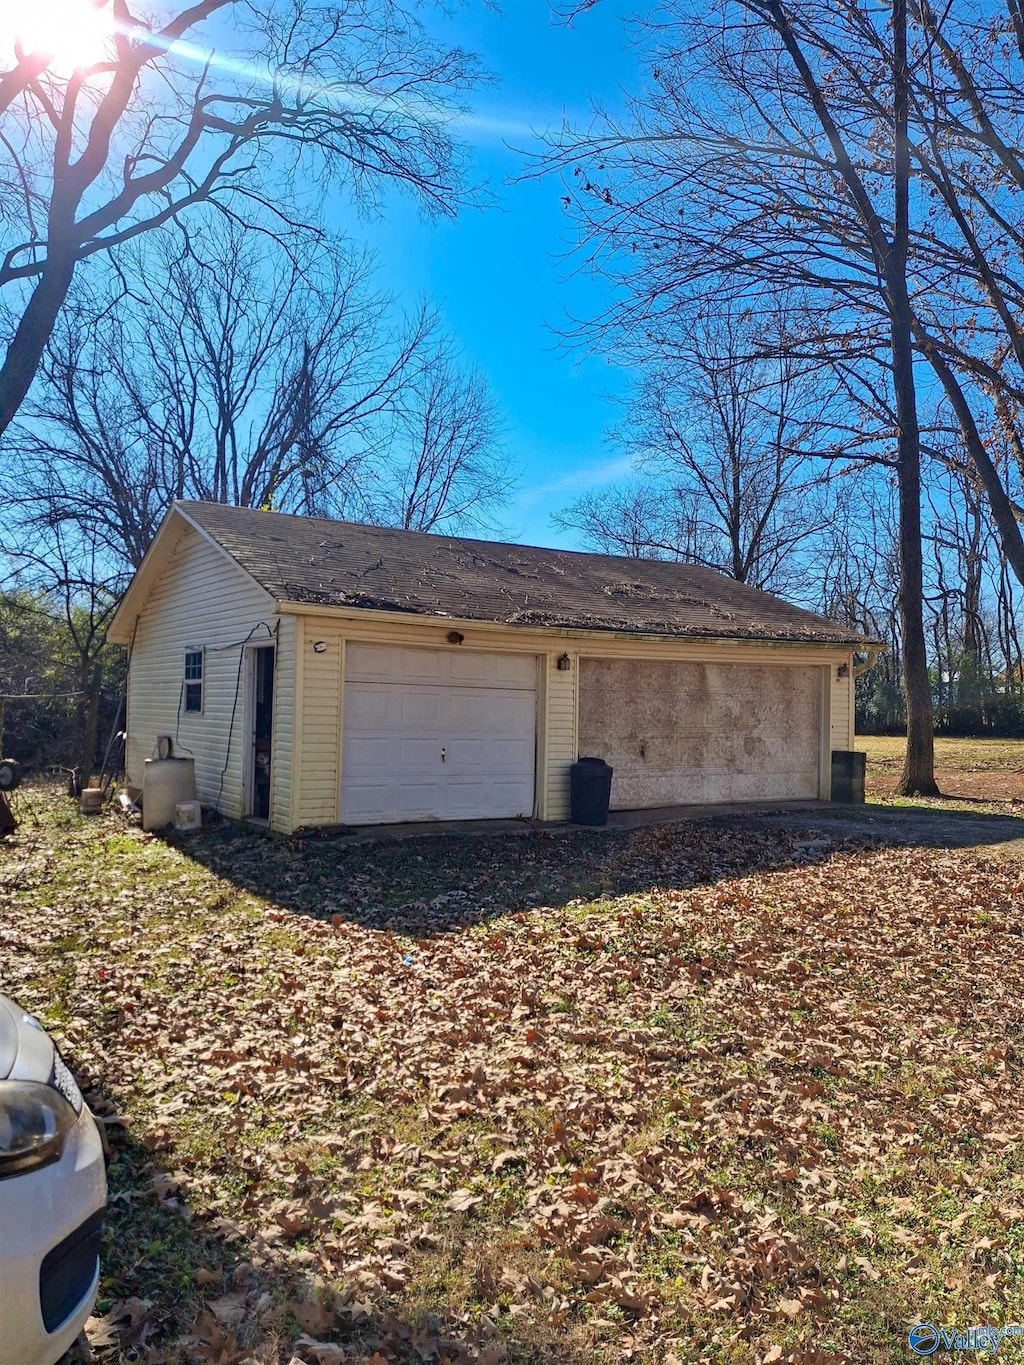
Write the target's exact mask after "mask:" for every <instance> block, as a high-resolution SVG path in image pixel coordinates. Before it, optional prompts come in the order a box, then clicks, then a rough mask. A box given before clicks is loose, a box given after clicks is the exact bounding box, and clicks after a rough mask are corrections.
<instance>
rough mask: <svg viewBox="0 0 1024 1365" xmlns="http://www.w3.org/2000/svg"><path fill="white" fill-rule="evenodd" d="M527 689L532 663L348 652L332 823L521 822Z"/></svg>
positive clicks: (374, 649)
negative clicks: (337, 809) (337, 804)
mask: <svg viewBox="0 0 1024 1365" xmlns="http://www.w3.org/2000/svg"><path fill="white" fill-rule="evenodd" d="M425 656H427V657H425ZM536 689H537V661H536V659H535V658H534V657H533V656H517V655H501V654H483V653H477V652H463V651H461V650H447V651H431V650H415V649H393V648H391V647H388V646H375V645H353V644H349V645H348V646H347V649H346V683H345V704H344V705H345V715H344V732H343V741H342V774H341V811H342V816H341V818H342V820H343V821H345V822H346V823H348V824H372V823H378V822H379V823H387V822H394V821H404V820H410V821H411V820H462V819H472V818H488V817H490V818H498V817H502V816H505V817H511V816H520V815H527V816H528V815H531V814H532V813H533V805H534V767H535V761H536V726H537V690H536ZM442 751H443V757H442Z"/></svg>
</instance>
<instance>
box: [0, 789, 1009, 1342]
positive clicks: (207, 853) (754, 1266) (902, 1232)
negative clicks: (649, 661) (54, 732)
mask: <svg viewBox="0 0 1024 1365" xmlns="http://www.w3.org/2000/svg"><path fill="white" fill-rule="evenodd" d="M34 809H35V811H36V814H37V817H38V820H37V822H33V821H32V820H26V822H25V824H24V825H23V827H22V829H21V831H20V832H19V835H18V836H17V838H16V839H14V840H12V841H11V842H10V843H9V844H8V845H6V846H4V847H0V897H2V900H0V990H2V991H4V992H6V993H8V994H10V995H12V996H14V997H15V998H16V999H17V1000H18V1001H19V1002H20V1003H21V1004H22V1005H23V1006H25V1007H26V1008H28V1009H31V1010H32V1011H34V1012H35V1013H37V1014H38V1015H39V1016H40V1017H41V1018H42V1019H43V1020H44V1021H45V1022H46V1023H47V1025H48V1026H50V1027H51V1028H52V1030H53V1031H54V1032H55V1034H56V1035H58V1037H59V1038H60V1040H61V1041H62V1043H63V1046H64V1048H65V1051H66V1053H67V1056H68V1058H69V1060H70V1061H71V1062H72V1064H73V1065H74V1066H75V1067H76V1069H77V1070H78V1073H79V1075H80V1076H81V1077H82V1078H83V1079H84V1081H85V1083H86V1084H87V1085H88V1087H89V1094H90V1098H91V1101H92V1103H93V1104H94V1107H95V1108H96V1109H97V1110H98V1111H99V1112H100V1113H101V1114H102V1115H103V1116H104V1117H105V1119H106V1122H107V1125H108V1131H109V1132H110V1134H111V1136H112V1138H113V1140H114V1145H115V1151H116V1160H115V1162H114V1165H113V1166H112V1168H111V1194H112V1198H111V1206H110V1217H109V1225H108V1229H107V1233H106V1240H105V1248H104V1278H103V1285H102V1292H101V1299H100V1303H99V1305H98V1307H97V1313H96V1317H95V1318H94V1320H93V1322H92V1323H91V1325H90V1336H91V1339H92V1343H93V1349H94V1351H95V1352H96V1354H97V1356H98V1357H99V1358H100V1359H101V1360H113V1361H117V1360H145V1361H150V1362H178V1361H216V1362H223V1363H224V1365H230V1363H231V1362H238V1361H251V1362H265V1363H267V1365H269V1362H278V1361H280V1362H289V1361H293V1360H297V1361H302V1362H309V1363H310V1365H312V1363H313V1362H320V1363H321V1365H337V1363H339V1362H349V1361H352V1362H372V1365H385V1363H386V1362H433V1363H435V1365H436V1363H438V1362H443V1361H448V1362H450V1363H451V1365H462V1363H463V1362H466V1363H468V1362H484V1363H485V1365H500V1362H541V1361H545V1362H547V1361H551V1362H555V1361H557V1362H599V1363H605V1362H618V1361H636V1362H648V1363H649V1365H653V1363H654V1362H658V1365H670V1363H671V1362H673V1361H676V1362H690V1361H695V1362H696V1361H715V1362H717V1361H729V1362H751V1363H753V1362H772V1361H790V1362H794V1363H797V1362H800V1363H802V1365H815V1363H816V1362H831V1361H850V1362H862V1361H896V1360H905V1359H907V1358H908V1352H907V1347H906V1333H907V1330H908V1327H909V1326H910V1325H911V1324H913V1323H915V1322H917V1321H920V1320H922V1319H924V1320H929V1321H932V1322H935V1323H937V1324H946V1325H950V1326H954V1325H955V1326H960V1327H967V1326H971V1325H974V1324H975V1323H993V1324H996V1325H1000V1324H1005V1323H1009V1322H1015V1321H1017V1319H1018V1318H1024V1156H1022V1152H1021V1148H1020V1146H1019V1144H1018V1139H1019V1136H1020V1109H1021V1074H1022V1065H1021V1058H1022V1049H1024V1005H1022V992H1021V989H1020V985H1019V981H1018V975H1019V960H1020V955H1021V946H1022V945H1021V935H1022V930H1024V869H1022V865H1021V864H1020V863H1019V862H1017V861H1016V860H1015V859H1013V858H1010V859H1007V858H1006V857H1002V858H996V857H994V856H992V855H990V854H986V853H984V852H978V851H970V850H968V851H955V852H954V851H947V850H942V849H939V850H936V849H925V848H920V847H899V846H891V845H890V846H887V845H885V844H884V843H882V842H881V841H880V840H878V839H875V840H873V841H872V840H871V839H867V840H865V839H864V838H863V837H859V836H857V837H851V836H848V835H846V834H844V832H843V829H842V827H841V826H839V825H837V826H836V827H835V828H834V829H832V828H829V827H828V826H827V822H815V821H814V820H813V819H812V818H811V817H809V821H810V823H809V826H808V828H807V829H805V830H794V829H791V828H781V827H777V826H773V825H772V822H771V821H770V820H764V821H760V822H758V821H753V820H743V819H732V820H729V821H727V822H722V823H719V824H717V825H716V824H711V823H691V824H678V825H670V826H663V827H660V828H648V829H641V830H636V831H633V832H630V833H598V832H594V833H580V832H577V833H564V834H558V835H545V834H536V833H533V834H528V835H524V836H521V837H504V838H495V837H481V838H466V839H457V838H445V839H434V840H413V841H409V842H402V843H396V844H390V845H377V846H363V847H358V848H348V847H345V846H343V845H341V844H339V843H338V842H337V841H334V842H332V841H331V840H326V839H325V840H313V839H310V840H299V839H295V840H274V839H268V838H266V837H264V836H261V835H260V834H257V833H253V832H248V831H239V830H238V829H236V828H233V827H231V826H229V825H220V826H218V827H215V828H211V829H209V830H207V831H204V833H203V834H201V835H199V836H193V837H192V838H190V839H184V838H183V839H181V840H179V841H174V840H163V839H159V838H155V837H152V836H149V835H144V834H143V833H142V832H141V831H140V830H138V829H135V828H131V827H129V826H126V825H125V824H123V823H121V822H120V821H119V820H118V819H117V818H116V817H115V816H113V815H109V816H103V817H100V818H97V819H94V820H92V821H88V820H86V819H84V818H83V817H80V816H78V815H77V814H74V813H73V812H72V811H71V809H70V808H69V807H68V806H67V805H66V803H64V802H62V801H61V800H60V799H59V798H56V797H54V798H52V799H49V800H46V801H44V800H43V799H42V798H41V797H38V796H37V797H36V799H35V806H34ZM823 825H824V832H822V827H823ZM1006 1350H1007V1351H1008V1352H1010V1351H1012V1350H1013V1347H1012V1345H1010V1346H1008V1347H1007V1348H1006Z"/></svg>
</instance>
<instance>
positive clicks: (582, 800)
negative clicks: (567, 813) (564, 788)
mask: <svg viewBox="0 0 1024 1365" xmlns="http://www.w3.org/2000/svg"><path fill="white" fill-rule="evenodd" d="M612 771H613V770H612V769H611V768H610V767H609V766H608V764H607V763H606V762H605V761H604V759H603V758H581V759H580V760H579V761H578V762H576V763H574V764H573V765H572V767H571V768H570V770H569V800H570V806H571V808H572V822H573V824H574V825H606V824H607V823H608V803H609V801H610V800H611V795H612Z"/></svg>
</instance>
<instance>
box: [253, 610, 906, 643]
mask: <svg viewBox="0 0 1024 1365" xmlns="http://www.w3.org/2000/svg"><path fill="white" fill-rule="evenodd" d="M275 601H276V602H277V610H278V612H279V614H281V615H292V616H331V617H335V618H338V619H341V620H346V621H355V622H358V621H360V620H365V619H367V618H369V619H370V620H373V621H387V622H395V621H410V622H417V623H423V624H427V625H434V626H438V627H444V628H446V629H448V630H483V631H487V632H497V631H509V630H512V631H522V632H524V633H526V632H535V633H537V634H540V635H548V636H550V637H551V638H552V639H562V640H564V639H571V638H575V637H579V636H584V637H585V638H587V639H594V640H600V639H607V638H608V636H615V637H617V638H624V639H630V640H654V641H660V642H665V641H669V642H672V641H681V640H694V641H697V640H699V641H706V642H708V643H712V642H714V643H719V642H721V643H742V644H765V645H792V646H794V647H800V648H803V647H807V646H810V647H811V648H817V647H820V648H825V649H833V650H835V649H842V650H847V651H849V650H853V651H855V652H857V653H860V652H862V651H864V650H867V649H868V648H869V647H870V648H872V649H878V648H881V649H886V648H888V646H886V645H876V644H875V643H874V642H872V641H870V640H868V639H866V638H863V637H860V636H856V637H854V638H852V639H851V638H850V637H849V636H846V637H836V638H834V639H827V638H824V637H818V638H815V637H814V636H793V635H765V634H756V633H753V632H751V633H750V634H747V635H741V634H721V635H716V634H713V633H711V632H708V633H703V632H696V631H676V632H671V633H669V632H663V631H640V630H628V629H626V628H625V627H622V628H617V627H610V626H609V627H595V626H589V627H588V626H582V625H580V626H567V625H542V624H540V623H536V622H515V621H513V622H509V621H491V620H482V619H481V618H479V617H475V616H450V615H446V614H438V613H435V612H422V611H384V610H381V609H379V608H373V607H354V606H348V605H345V604H343V603H342V604H331V603H326V602H303V601H298V600H295V599H290V598H282V597H277V598H275Z"/></svg>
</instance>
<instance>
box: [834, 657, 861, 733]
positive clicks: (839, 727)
mask: <svg viewBox="0 0 1024 1365" xmlns="http://www.w3.org/2000/svg"><path fill="white" fill-rule="evenodd" d="M842 663H845V664H846V669H847V672H846V677H845V678H838V677H836V674H837V673H838V671H839V667H840V664H842ZM828 675H829V688H830V701H831V705H830V708H829V734H830V742H831V747H832V748H833V749H852V748H853V730H854V718H855V707H854V690H853V689H854V677H853V655H852V654H850V655H848V656H847V658H846V659H845V660H840V661H839V662H838V663H835V664H833V665H832V667H831V668H830V669H829V670H828Z"/></svg>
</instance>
